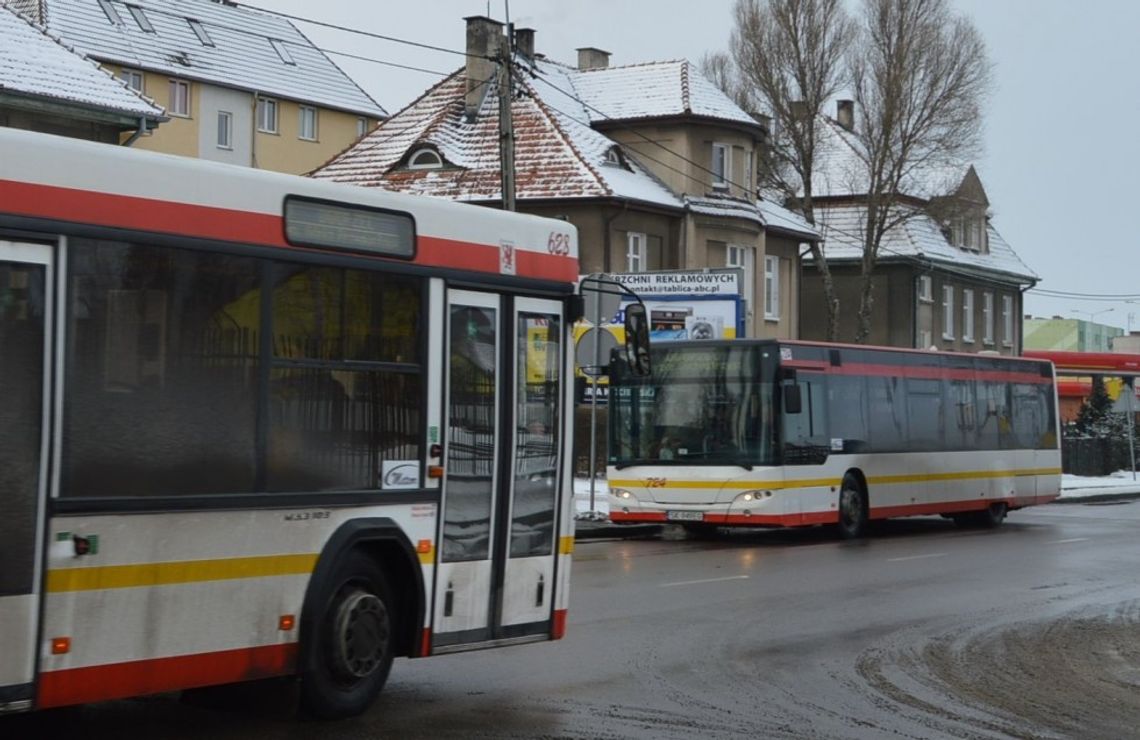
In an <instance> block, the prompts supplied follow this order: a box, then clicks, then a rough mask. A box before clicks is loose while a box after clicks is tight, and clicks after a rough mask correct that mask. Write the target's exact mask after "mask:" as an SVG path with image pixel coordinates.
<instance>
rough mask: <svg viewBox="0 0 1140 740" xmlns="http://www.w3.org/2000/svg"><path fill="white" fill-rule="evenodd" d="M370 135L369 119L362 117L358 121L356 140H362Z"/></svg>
mask: <svg viewBox="0 0 1140 740" xmlns="http://www.w3.org/2000/svg"><path fill="white" fill-rule="evenodd" d="M366 133H368V119H367V118H364V117H363V116H360V117H359V118H357V119H356V138H358V139H359V138H360V137H361V136H364V135H365V134H366Z"/></svg>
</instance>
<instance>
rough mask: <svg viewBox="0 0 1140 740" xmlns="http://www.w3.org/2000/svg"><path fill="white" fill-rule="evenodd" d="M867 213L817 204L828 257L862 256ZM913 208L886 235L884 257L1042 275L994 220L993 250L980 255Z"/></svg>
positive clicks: (1023, 278) (1024, 277) (1020, 277)
mask: <svg viewBox="0 0 1140 740" xmlns="http://www.w3.org/2000/svg"><path fill="white" fill-rule="evenodd" d="M864 212H865V209H864V208H863V207H862V206H860V205H855V204H849V205H822V206H821V205H817V206H816V210H815V215H816V220H817V222H818V226H819V230H820V232H821V233H822V235H823V238H824V255H825V256H826V258H827V260H828V261H829V262H830V261H848V260H858V259H861V258H862V255H863V248H862V243H861V239H862V232H863V222H864V218H865V213H864ZM910 213H911V217H910V218H908V219H907V220H905V221H903V222H902V223H901V224H899V225H896V226H894V227H892V228H891V229H890V230H888V231H887V233H886V234H885V235H884V237H883V241H882V243H881V246H880V252H879V257H880V259H887V258H891V257H910V258H915V259H924V260H927V261H929V262H932V263H937V264H939V265H942V266H944V267H949V268H951V269H958V270H961V271H965V272H970V273H972V274H975V275H978V274H994V273H1000V274H1002V275H1005V276H1007V277H1008V278H1010V279H1012V280H1015V281H1017V282H1018V283H1027V282H1030V281H1035V280H1037V279H1038V276H1037V274H1036V273H1034V272H1033V271H1032V270H1031V269H1029V267H1028V266H1026V264H1025V263H1024V262H1022V261H1021V258H1020V257H1018V256H1017V253H1016V252H1014V251H1013V249H1012V248H1011V247H1010V246H1009V244H1008V243H1007V242H1006V241H1005V239H1003V238H1002V236H1001V234H999V233H998V231H997V229H995V228H994V227H993V225H992V224H990V225H989V226H988V235H989V252H988V253H986V254H981V253H977V252H971V251H967V250H963V249H959V248H958V247H955V246H954V245H953V244H951V243H950V242H949V241H948V240H947V238H946V236H945V234H943V232H942V229H941V227H940V226H939V224H938V222H937V221H935V220H934V219H933V218H932V217H931V216H929V215H928V214H927V213H926V212H925V211H923V210H921V209H918V208H914V209H910Z"/></svg>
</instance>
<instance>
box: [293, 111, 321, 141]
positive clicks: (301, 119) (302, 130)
mask: <svg viewBox="0 0 1140 740" xmlns="http://www.w3.org/2000/svg"><path fill="white" fill-rule="evenodd" d="M297 111H298V113H297V138H298V139H302V140H304V141H316V140H317V132H318V128H317V123H318V114H317V109H316V108H314V107H313V106H311V105H300V106H297ZM306 114H312V116H311V117H312V124H311V125H312V131H308V130H307V126H306V121H305V116H306ZM306 134H308V136H306Z"/></svg>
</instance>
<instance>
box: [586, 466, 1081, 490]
mask: <svg viewBox="0 0 1140 740" xmlns="http://www.w3.org/2000/svg"><path fill="white" fill-rule="evenodd" d="M1060 474H1061V469H1060V468H1031V469H1026V470H969V471H961V472H954V473H918V474H905V475H879V476H872V477H870V478H868V479H867V483H868V484H882V485H891V484H896V483H922V482H926V481H939V480H979V479H985V478H1024V477H1028V476H1034V475H1060ZM649 480H652V481H653V485H652V487H653V488H698V489H700V488H716V489H718V490H719V489H726V488H727V489H729V490H732V489H739V490H741V491H747V490H749V489H754V488H759V489H765V490H770V491H777V490H783V489H788V488H817V487H822V486H838V485H839V484H840V483H842V479H840V478H807V479H797V480H768V481H764V480H731V481H714V480H668V479H662V478H653V479H648V478H643V479H641V480H611V481H610V482H609V484H608V485H609V487H610V488H648V487H650V486H647V485H646V484H647V483H648V481H649Z"/></svg>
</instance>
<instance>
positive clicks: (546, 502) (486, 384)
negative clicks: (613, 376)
mask: <svg viewBox="0 0 1140 740" xmlns="http://www.w3.org/2000/svg"><path fill="white" fill-rule="evenodd" d="M562 322H563V316H562V304H561V303H559V302H558V301H549V300H537V299H524V298H517V299H511V298H509V297H505V296H499V295H494V294H489V293H475V292H471V291H452V292H451V293H450V297H449V300H448V329H447V348H446V350H445V357H446V363H447V374H446V381H445V383H446V398H447V402H446V414H447V420H446V422H445V430H446V432H445V438H444V446H445V453H444V454H445V461H444V464H445V469H446V477H445V481H444V488H443V502H442V511H441V516H440V521H441V527H442V532H441V535H440V538H439V547H438V548H437V559H438V562H437V566H438V567H437V568H436V581H435V598H434V607H433V620H432V648H433V652H442V651H446V650H448V649H462V648H463V647H464V646H473V645H474V644H478V643H485V642H488V641H492V640H502V639H510V638H523V637H528V636H544V637H545V636H548V635H549V634H550V630H551V619H552V609H553V601H554V592H555V588H554V578H555V572H554V567H555V561H556V558H557V555H558V544H559V543H558V538H557V536H556V532H557V530H556V525H557V514H558V509H557V507H558V495H557V494H558V491H559V487H560V486H559V478H560V476H559V470H560V467H561V465H563V464H564V463H563V460H562V459H561V454H560V450H561V448H562V435H563V433H564V426H565V425H564V419H563V414H564V413H566V412H565V409H564V408H563V398H564V395H565V394H564V392H563V389H564V386H563V383H564V382H565V379H564V378H563V371H562V368H563V359H564V355H563V353H564V352H565V351H566V350H565V347H563V345H562V332H563V328H564V327H563V324H562Z"/></svg>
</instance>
